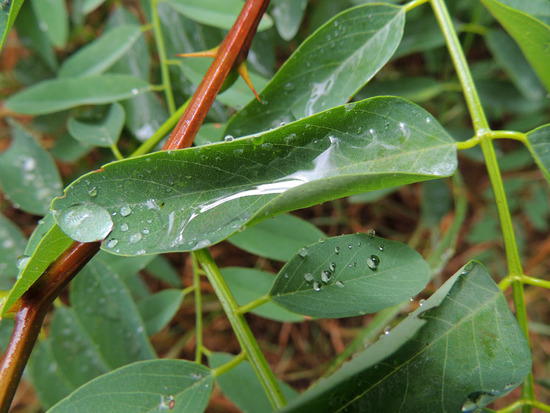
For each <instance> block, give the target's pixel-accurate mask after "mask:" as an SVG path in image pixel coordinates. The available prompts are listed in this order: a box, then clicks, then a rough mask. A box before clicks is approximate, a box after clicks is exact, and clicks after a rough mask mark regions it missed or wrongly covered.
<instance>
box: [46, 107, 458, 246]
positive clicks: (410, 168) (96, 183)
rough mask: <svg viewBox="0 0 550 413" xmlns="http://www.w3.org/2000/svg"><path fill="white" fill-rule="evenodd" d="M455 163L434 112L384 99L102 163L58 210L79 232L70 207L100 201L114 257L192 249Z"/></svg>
mask: <svg viewBox="0 0 550 413" xmlns="http://www.w3.org/2000/svg"><path fill="white" fill-rule="evenodd" d="M456 162H457V161H456V145H455V143H454V140H453V139H452V138H451V137H450V136H449V135H447V133H446V132H445V131H444V130H443V128H442V127H441V126H440V125H439V124H438V123H437V122H436V121H435V120H434V119H433V118H432V117H431V115H430V114H429V113H428V112H426V111H424V110H423V109H421V108H419V107H418V106H416V105H414V104H411V103H410V102H407V101H405V100H402V99H399V98H388V97H381V98H373V99H369V100H365V101H362V102H357V103H353V104H348V105H345V106H341V107H338V108H334V109H332V110H330V111H327V112H325V113H321V114H318V115H315V116H312V117H309V118H306V119H303V120H301V121H298V122H294V123H292V124H289V125H287V126H285V127H281V128H278V129H275V130H273V131H269V132H266V133H264V134H262V135H258V136H254V137H249V138H243V139H236V140H234V141H232V142H224V143H220V144H213V145H208V146H200V147H196V148H189V149H185V150H179V151H168V152H157V153H153V154H150V155H144V156H141V157H137V158H132V159H129V160H124V161H119V162H114V163H111V164H109V165H105V166H104V167H103V168H102V169H101V170H99V171H96V172H92V173H90V174H87V175H84V176H83V177H81V178H80V179H78V180H77V181H76V182H74V183H73V184H72V185H70V186H69V187H68V188H67V189H66V191H65V195H64V196H63V197H62V198H57V199H56V200H55V201H54V202H53V204H52V208H53V210H54V211H55V216H56V220H57V221H58V223H59V224H60V225H61V226H62V228H63V229H64V230H65V231H67V234H70V235H71V236H73V237H76V236H77V235H78V234H77V232H81V233H82V232H84V233H85V231H81V228H80V227H79V225H75V223H77V221H76V220H74V219H72V217H71V216H70V213H71V211H73V210H74V209H75V208H83V209H86V210H87V211H88V210H90V208H91V206H93V208H95V209H97V212H98V214H97V217H94V216H93V214H92V215H89V216H88V217H89V225H90V226H92V223H93V222H94V221H95V222H96V226H98V227H100V228H105V229H106V228H107V227H108V226H109V225H108V224H109V220H112V224H113V226H112V232H110V234H109V236H108V237H107V238H106V239H105V241H104V242H103V245H102V248H104V249H106V250H107V251H110V252H113V253H116V254H121V255H140V254H152V253H158V252H168V251H189V250H193V249H199V248H204V247H206V246H208V245H211V244H214V243H217V242H219V241H221V240H223V239H224V238H226V237H228V236H229V235H231V234H233V233H236V232H238V230H239V229H240V228H242V226H244V225H250V224H253V223H255V222H259V221H261V220H263V219H266V218H268V217H271V216H275V215H278V214H280V213H283V212H287V211H289V210H294V209H299V208H304V207H306V206H310V205H315V204H318V203H321V202H325V201H327V200H331V199H335V198H339V197H343V196H348V195H352V194H354V193H361V192H365V191H370V190H375V189H381V188H386V187H391V186H396V185H403V184H407V183H411V182H418V181H423V180H427V179H433V178H439V177H443V176H448V175H450V174H452V173H454V170H455V168H456ZM94 188H95V190H94ZM90 191H92V192H91V193H90ZM92 194H93V196H91V195H92ZM66 217H69V219H67V220H65V218H66ZM96 218H97V219H96ZM87 225H88V223H86V225H84V226H87ZM102 232H105V233H106V232H107V231H102ZM101 235H103V233H102V234H101ZM98 239H99V238H98Z"/></svg>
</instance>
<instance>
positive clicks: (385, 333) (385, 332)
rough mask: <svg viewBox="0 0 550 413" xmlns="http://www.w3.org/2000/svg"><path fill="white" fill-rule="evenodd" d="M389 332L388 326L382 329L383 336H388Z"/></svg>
mask: <svg viewBox="0 0 550 413" xmlns="http://www.w3.org/2000/svg"><path fill="white" fill-rule="evenodd" d="M390 330H391V327H390V326H387V327H386V328H384V335H385V336H389V335H390Z"/></svg>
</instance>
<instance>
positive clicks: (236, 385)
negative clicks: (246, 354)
mask: <svg viewBox="0 0 550 413" xmlns="http://www.w3.org/2000/svg"><path fill="white" fill-rule="evenodd" d="M233 358H234V356H232V355H230V354H226V353H212V354H210V355H209V356H208V364H209V365H210V367H211V368H217V367H220V366H222V365H224V364H225V363H228V362H230V361H231V360H232V359H233ZM278 382H279V386H280V387H281V391H282V392H283V394H284V396H285V398H286V400H287V401H290V400H293V399H295V398H296V396H297V393H296V391H295V390H294V389H293V388H292V387H290V386H289V385H288V384H286V383H283V382H281V381H280V380H278ZM216 383H217V384H218V386H220V389H221V391H222V393H223V394H225V395H226V396H227V397H228V398H229V400H231V401H232V402H233V403H235V405H236V406H237V407H238V408H239V409H240V410H241V411H242V412H243V413H259V412H271V411H272V410H273V407H272V406H271V403H270V402H269V399H268V398H267V396H266V395H265V390H264V389H263V387H262V385H261V384H260V382H259V380H258V376H257V375H256V373H255V372H254V369H253V368H252V365H251V364H250V363H249V362H248V361H243V362H241V363H239V365H237V366H236V367H233V368H232V369H231V370H229V371H228V372H226V373H223V374H222V375H220V376H217V377H216Z"/></svg>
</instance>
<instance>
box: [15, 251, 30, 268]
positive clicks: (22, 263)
mask: <svg viewBox="0 0 550 413" xmlns="http://www.w3.org/2000/svg"><path fill="white" fill-rule="evenodd" d="M30 259H31V257H29V256H27V255H21V256H20V257H19V258H17V260H16V261H15V265H17V268H19V271H22V270H23V269H24V268H25V267H26V266H27V264H28V263H29V261H30Z"/></svg>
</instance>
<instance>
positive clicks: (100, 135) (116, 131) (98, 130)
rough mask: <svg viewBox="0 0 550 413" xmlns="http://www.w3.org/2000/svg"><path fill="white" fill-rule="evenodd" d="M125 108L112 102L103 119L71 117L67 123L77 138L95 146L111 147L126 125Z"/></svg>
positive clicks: (70, 131)
mask: <svg viewBox="0 0 550 413" xmlns="http://www.w3.org/2000/svg"><path fill="white" fill-rule="evenodd" d="M124 119H125V113H124V108H123V107H122V105H120V104H119V103H116V102H115V103H112V104H111V106H110V108H109V110H108V111H107V113H106V114H105V116H104V117H103V119H101V120H99V121H97V122H84V121H81V120H78V119H76V118H70V119H69V122H68V124H67V126H68V128H69V133H70V134H71V136H72V137H73V138H75V139H76V140H78V141H80V142H83V143H87V144H89V145H94V146H104V147H109V146H111V145H114V144H116V143H117V141H118V138H119V137H120V133H121V132H122V128H123V126H124Z"/></svg>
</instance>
